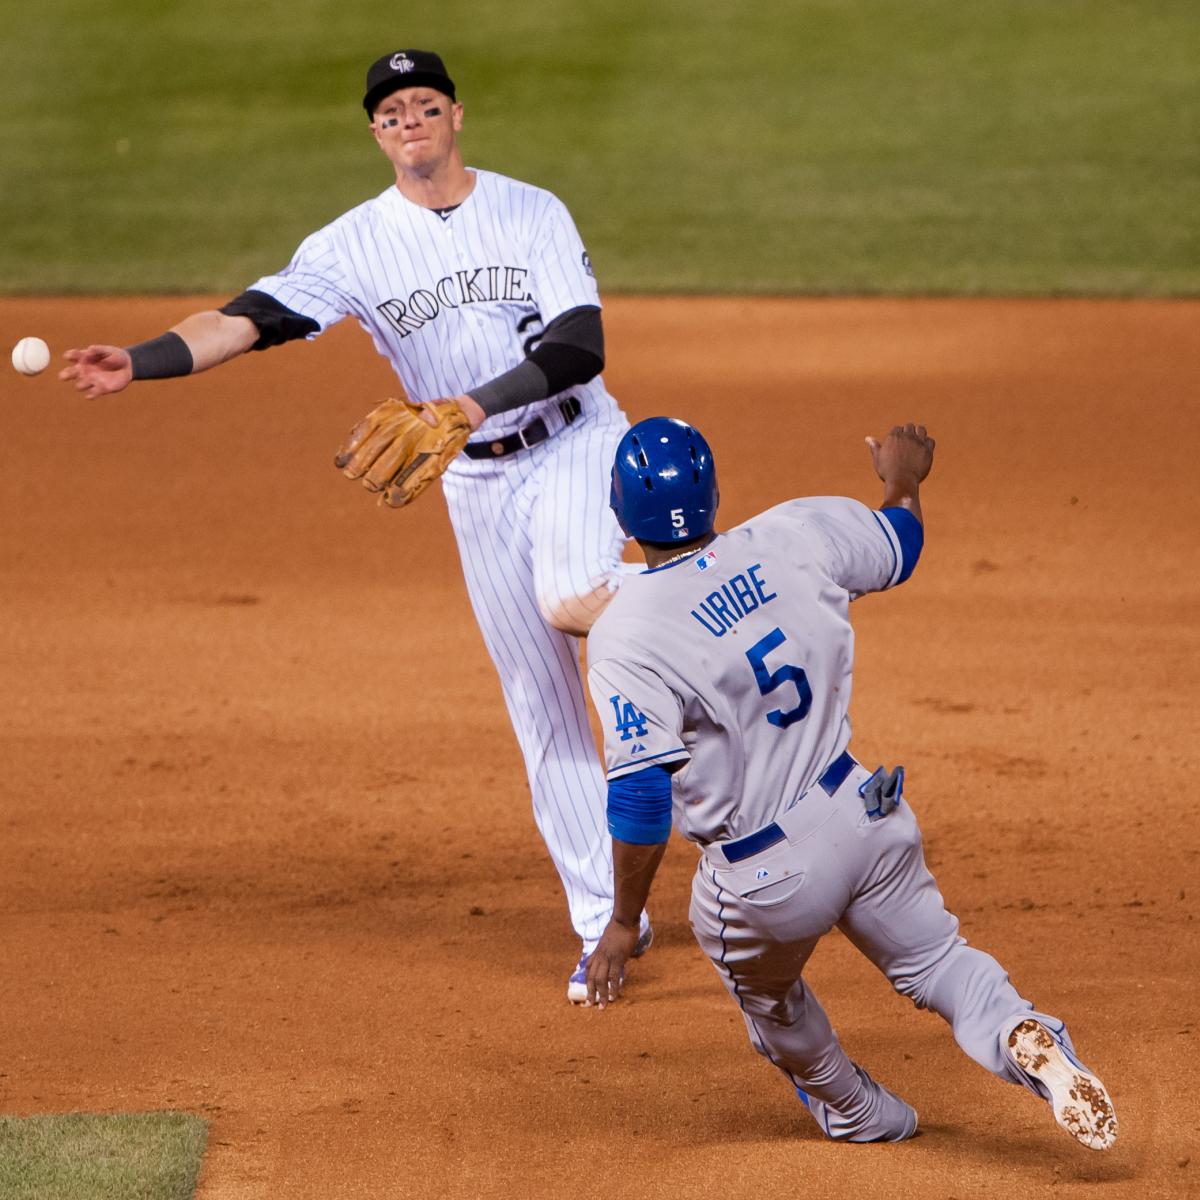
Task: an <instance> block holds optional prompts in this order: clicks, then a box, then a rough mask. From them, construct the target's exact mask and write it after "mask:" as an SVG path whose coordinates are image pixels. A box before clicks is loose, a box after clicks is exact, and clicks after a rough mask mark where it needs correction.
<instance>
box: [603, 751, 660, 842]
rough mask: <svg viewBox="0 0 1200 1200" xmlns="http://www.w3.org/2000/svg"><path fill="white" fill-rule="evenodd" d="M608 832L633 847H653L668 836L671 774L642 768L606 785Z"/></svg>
mask: <svg viewBox="0 0 1200 1200" xmlns="http://www.w3.org/2000/svg"><path fill="white" fill-rule="evenodd" d="M608 831H609V833H611V834H612V835H613V837H615V838H618V839H619V840H620V841H622V842H632V843H633V844H634V845H635V846H657V845H660V844H661V843H663V842H665V841H666V840H667V839H668V838H669V837H670V836H671V773H670V771H668V770H667V769H666V767H659V766H653V767H644V768H643V769H642V770H640V771H636V772H634V773H633V774H632V775H623V776H622V777H621V778H620V779H613V780H610V781H609V784H608Z"/></svg>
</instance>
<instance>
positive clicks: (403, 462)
mask: <svg viewBox="0 0 1200 1200" xmlns="http://www.w3.org/2000/svg"><path fill="white" fill-rule="evenodd" d="M423 413H425V414H428V415H429V416H430V417H432V418H433V419H434V422H435V423H434V424H432V425H430V424H429V422H428V421H427V420H426V419H425V418H424V417H423V416H422V414H423ZM470 432H471V424H470V422H469V421H468V420H467V416H466V414H465V413H464V412H463V410H462V409H461V408H459V406H458V405H457V404H456V403H455V402H454V401H453V400H447V401H444V402H443V403H440V404H412V403H410V402H409V401H408V400H390V399H389V400H384V401H383V403H382V404H377V405H376V406H375V407H374V408H373V409H371V411H370V412H369V413H367V415H366V416H365V417H363V419H362V420H361V421H359V423H358V424H357V425H355V427H354V428H353V429H352V430H351V431H350V436H349V437H348V438H347V439H346V444H345V445H344V446H343V447H342V448H341V449H340V450H339V451H338V452H337V457H336V458H334V460H333V462H334V465H335V466H337V467H340V468H341V471H342V474H343V475H345V476H346V478H347V479H361V480H362V482H363V487H365V488H366V489H367V491H369V492H382V493H383V499H384V500H385V501H386V502H387V503H388V504H389V505H390V506H391V507H392V508H403V507H404V506H405V505H406V504H411V503H412V502H413V501H414V500H415V499H416V498H417V497H418V496H419V495H420V494H421V493H422V492H423V491H424V490H425V489H426V488H427V487H428V486H429V485H430V484H431V483H432V482H433V481H434V480H435V479H436V478H437V477H438V476H439V475H441V474H442V472H443V471H445V469H446V467H447V466H448V465H449V463H450V460H451V459H452V458H453V457H454V456H455V455H456V454H457V453H458V452H459V451H460V450H461V449H462V448H463V446H464V445H465V444H466V440H467V435H468V434H469V433H470Z"/></svg>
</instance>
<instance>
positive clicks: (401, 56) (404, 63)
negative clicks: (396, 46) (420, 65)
mask: <svg viewBox="0 0 1200 1200" xmlns="http://www.w3.org/2000/svg"><path fill="white" fill-rule="evenodd" d="M416 65H417V64H416V63H415V62H413V60H412V59H411V58H409V57H408V55H407V54H405V53H404V51H403V50H397V51H396V53H395V54H393V55H392V57H391V58H390V59H389V60H388V66H389V67H391V68H392V70H393V71H400V72H401V73H405V72H408V71H411V70H412V69H413V68H414V67H415V66H416Z"/></svg>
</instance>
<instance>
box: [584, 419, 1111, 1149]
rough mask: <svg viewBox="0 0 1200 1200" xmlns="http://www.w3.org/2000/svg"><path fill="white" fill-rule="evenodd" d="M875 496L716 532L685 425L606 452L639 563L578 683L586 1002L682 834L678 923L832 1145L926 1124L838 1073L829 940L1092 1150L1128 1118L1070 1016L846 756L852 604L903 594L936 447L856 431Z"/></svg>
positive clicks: (634, 437) (610, 993)
mask: <svg viewBox="0 0 1200 1200" xmlns="http://www.w3.org/2000/svg"><path fill="white" fill-rule="evenodd" d="M868 442H869V444H870V447H871V452H872V455H873V458H874V462H875V467H876V470H877V472H878V474H879V476H880V478H881V479H882V480H883V482H884V498H883V503H882V505H881V507H880V509H879V510H878V511H873V510H872V509H869V508H867V507H866V506H865V505H863V504H860V503H858V501H856V500H849V499H840V498H831V497H822V498H817V499H805V500H793V501H790V502H788V503H786V504H781V505H779V506H778V507H776V508H772V509H769V510H768V511H767V512H764V513H762V514H760V515H759V516H757V517H754V518H753V519H751V520H749V521H747V522H746V523H745V524H743V525H739V526H738V527H737V528H736V529H731V530H728V531H726V532H723V533H717V532H716V531H715V530H714V518H715V514H716V508H717V484H716V474H715V470H714V467H713V462H712V454H711V451H710V449H709V447H708V445H707V443H706V442H705V441H704V439H703V437H702V436H701V435H700V434H699V433H698V432H697V431H696V430H695V429H693V428H692V427H691V426H688V425H685V424H683V423H682V422H679V421H671V420H667V419H665V418H661V417H655V418H652V419H650V420H648V421H643V422H640V423H639V424H638V425H635V426H634V427H633V428H632V429H631V430H630V431H629V432H628V433H627V434H626V435H625V437H624V438H623V439H622V441H621V444H620V446H619V447H618V449H617V456H616V462H615V465H614V467H613V473H612V505H613V508H614V510H615V511H616V513H617V517H618V519H619V520H620V521H621V523H622V525H623V526H624V528H625V529H626V531H627V532H628V533H629V534H630V535H631V536H633V537H636V538H637V539H638V541H639V543H640V544H641V545H642V549H643V551H644V553H645V557H646V563H647V566H648V568H649V569H648V570H647V571H646V572H644V573H643V574H641V575H638V576H635V577H633V578H630V579H628V580H626V581H625V583H624V585H623V586H622V588H621V590H620V592H619V593H618V595H617V597H616V598H615V599H614V601H613V602H612V604H610V605H609V607H608V608H607V610H606V611H605V612H604V614H603V615H602V616H601V617H600V619H599V620H598V621H597V623H596V624H595V626H594V627H593V629H592V632H591V636H590V638H589V641H588V654H589V661H590V667H589V682H590V685H591V689H592V696H593V699H594V701H595V704H596V707H597V709H598V710H599V711H600V713H601V714H602V719H603V720H604V726H605V754H606V758H607V765H608V779H609V799H608V817H609V827H610V829H611V831H612V834H613V837H614V848H615V862H616V877H617V881H618V884H617V897H616V906H615V909H614V912H613V919H612V922H611V923H610V925H609V926H608V928H607V929H606V930H605V932H604V935H603V937H602V938H601V940H600V943H599V945H598V946H597V948H596V950H595V952H594V953H593V955H592V957H591V960H590V962H589V964H588V970H587V988H588V998H589V1001H590V1002H593V1003H596V1004H599V1005H605V1004H608V1003H610V1002H612V1001H613V1000H615V999H616V998H617V997H618V996H619V994H620V988H621V984H622V981H623V970H624V965H625V962H626V959H627V958H628V957H629V955H630V953H631V951H632V949H633V947H634V945H635V943H636V939H637V937H638V921H639V916H640V914H641V912H642V910H643V907H644V905H645V901H646V898H647V895H648V893H649V889H650V884H651V881H652V879H653V876H654V872H655V870H656V869H657V866H658V863H659V860H660V859H661V856H662V852H663V849H664V846H665V843H666V841H667V836H668V834H669V832H670V828H671V823H672V812H673V815H674V824H675V827H676V828H677V829H678V830H679V832H680V833H681V834H683V836H684V837H687V838H689V839H691V840H692V841H694V842H696V843H697V844H698V845H699V847H700V849H701V858H700V862H699V867H698V870H697V872H696V876H695V880H694V883H693V888H692V905H691V913H690V917H691V922H692V928H693V930H694V931H695V934H696V938H697V940H698V941H699V942H700V945H701V947H702V948H703V949H704V951H705V953H706V954H707V955H708V956H709V958H710V959H711V960H712V962H713V964H714V966H715V967H716V969H717V971H718V973H719V974H720V976H721V978H722V980H723V981H724V983H725V986H726V987H727V988H728V990H729V993H730V995H731V996H732V997H733V999H734V1000H735V1001H736V1003H737V1004H738V1006H739V1007H740V1008H741V1010H742V1015H743V1017H744V1019H745V1022H746V1027H747V1029H748V1030H749V1033H750V1040H751V1042H752V1043H753V1045H754V1047H755V1049H756V1050H758V1051H759V1053H761V1054H763V1055H765V1056H766V1057H767V1058H768V1059H769V1060H770V1061H771V1062H772V1063H773V1064H774V1065H775V1066H776V1067H778V1068H779V1069H780V1070H781V1071H782V1072H783V1073H784V1074H785V1075H786V1076H787V1078H788V1080H789V1081H790V1083H791V1084H792V1086H793V1087H795V1089H796V1091H797V1093H798V1094H799V1096H800V1098H801V1099H802V1100H803V1101H804V1102H805V1103H806V1104H807V1106H808V1109H809V1111H810V1112H811V1113H812V1115H813V1117H814V1118H815V1119H816V1121H817V1123H818V1124H819V1126H820V1128H821V1129H822V1130H823V1131H824V1133H825V1134H826V1135H827V1136H828V1137H830V1138H834V1139H837V1140H841V1141H852V1142H866V1141H900V1140H903V1139H905V1138H908V1137H911V1136H912V1135H913V1134H914V1133H915V1132H916V1129H917V1114H916V1113H915V1112H914V1110H913V1109H912V1108H911V1107H910V1106H909V1105H908V1104H906V1103H905V1102H904V1101H903V1100H901V1099H900V1098H899V1097H897V1096H895V1095H894V1094H893V1093H892V1092H890V1091H888V1090H887V1089H886V1088H885V1087H883V1086H882V1085H880V1084H879V1083H877V1082H876V1081H875V1080H874V1079H872V1078H871V1076H870V1075H869V1074H868V1073H867V1072H866V1071H865V1070H864V1069H863V1068H862V1067H860V1066H858V1065H857V1064H855V1063H853V1062H851V1061H850V1059H849V1058H847V1056H846V1054H845V1053H844V1051H843V1050H842V1047H841V1046H840V1045H839V1043H838V1039H837V1037H836V1036H835V1034H834V1032H833V1030H832V1028H831V1027H830V1024H829V1021H828V1019H827V1018H826V1015H825V1012H824V1010H823V1009H822V1008H821V1005H820V1004H819V1003H818V1001H817V998H816V996H814V995H813V993H812V991H811V989H810V988H809V987H808V986H807V985H806V984H805V982H804V979H803V977H802V970H803V967H804V964H805V963H806V962H807V960H808V957H809V955H810V954H811V953H812V951H813V949H814V947H815V946H816V944H817V942H818V940H819V939H820V938H821V937H822V936H823V935H824V934H825V933H827V932H828V931H829V930H830V929H832V928H833V927H834V926H835V925H836V926H838V927H839V928H840V929H841V930H842V931H843V932H844V933H845V934H846V936H847V937H848V938H849V939H850V941H852V942H853V943H854V945H855V946H857V947H858V949H859V950H861V951H862V953H863V954H865V955H866V956H867V957H868V958H869V959H870V960H871V961H872V962H873V963H875V965H876V966H877V967H879V969H880V970H881V971H882V972H883V973H884V974H885V975H886V976H887V977H888V979H889V980H891V982H892V985H893V986H894V987H895V988H896V989H897V990H898V991H899V992H901V993H903V994H904V995H906V996H908V997H909V998H910V999H911V1000H912V1001H913V1002H914V1003H915V1004H916V1005H917V1006H918V1007H920V1008H929V1009H932V1010H933V1011H934V1012H936V1013H938V1014H939V1015H940V1016H942V1017H944V1018H945V1020H947V1021H948V1022H949V1023H950V1024H951V1026H952V1027H953V1030H954V1036H955V1039H956V1040H957V1041H958V1044H959V1045H960V1046H961V1047H962V1049H963V1050H964V1051H966V1053H967V1054H969V1055H970V1056H971V1057H972V1058H974V1059H975V1060H976V1061H977V1062H978V1063H980V1064H981V1065H983V1066H984V1067H986V1068H987V1069H988V1070H989V1071H991V1072H993V1073H994V1074H995V1075H997V1076H998V1077H999V1078H1001V1079H1004V1080H1007V1081H1008V1082H1010V1083H1015V1084H1019V1085H1021V1086H1023V1087H1026V1088H1028V1089H1029V1090H1030V1091H1032V1092H1034V1093H1035V1094H1037V1095H1040V1096H1042V1097H1044V1098H1045V1099H1047V1100H1049V1102H1050V1104H1051V1107H1052V1109H1053V1112H1054V1115H1055V1118H1056V1119H1057V1120H1058V1122H1059V1124H1060V1125H1062V1126H1063V1127H1064V1128H1065V1129H1066V1130H1068V1132H1070V1133H1071V1134H1072V1135H1073V1136H1074V1137H1076V1138H1077V1139H1078V1140H1079V1141H1080V1142H1081V1143H1082V1144H1083V1145H1085V1146H1088V1147H1091V1148H1093V1149H1097V1150H1102V1149H1106V1148H1107V1147H1109V1146H1111V1145H1112V1143H1113V1140H1114V1139H1115V1137H1116V1130H1117V1122H1116V1117H1115V1115H1114V1112H1113V1106H1112V1101H1111V1100H1110V1098H1109V1096H1108V1093H1107V1092H1106V1091H1105V1089H1104V1085H1103V1084H1102V1083H1101V1082H1100V1080H1099V1079H1097V1078H1096V1077H1095V1076H1094V1075H1093V1074H1091V1073H1090V1072H1089V1071H1088V1070H1087V1069H1086V1068H1085V1067H1083V1066H1082V1065H1081V1063H1080V1062H1079V1060H1078V1059H1077V1058H1076V1056H1075V1051H1074V1048H1073V1046H1072V1043H1071V1039H1070V1037H1069V1035H1068V1034H1067V1031H1066V1029H1065V1027H1064V1026H1063V1023H1062V1021H1060V1020H1058V1019H1057V1018H1056V1017H1053V1016H1050V1015H1048V1014H1046V1013H1040V1012H1035V1011H1034V1008H1033V1005H1032V1004H1031V1003H1030V1002H1029V1001H1028V1000H1026V999H1024V998H1023V997H1022V996H1020V995H1019V994H1018V993H1017V991H1016V990H1015V989H1014V988H1013V986H1012V985H1011V984H1010V983H1009V981H1008V976H1007V975H1006V974H1005V971H1004V969H1003V968H1002V967H1001V966H1000V964H999V963H997V962H996V961H995V959H993V958H992V957H991V956H990V955H987V954H984V953H982V952H981V951H979V950H976V949H974V948H972V947H971V946H968V945H967V944H966V941H965V940H964V939H963V938H962V937H960V936H959V932H958V921H957V920H956V918H955V917H954V916H952V915H951V914H950V913H949V912H947V911H946V908H945V906H944V903H943V900H942V897H941V894H940V893H939V892H938V888H937V884H936V883H935V882H934V879H933V877H932V875H930V873H929V871H928V869H927V868H926V866H925V862H924V856H923V854H922V850H921V833H920V830H919V828H918V826H917V820H916V817H915V815H914V813H913V811H912V809H911V808H910V807H909V805H908V804H907V802H905V800H904V799H903V796H902V788H903V768H900V767H898V768H896V770H895V771H892V772H885V771H884V769H883V768H880V769H879V770H877V771H874V772H872V771H869V770H867V769H866V768H865V767H863V766H861V765H860V764H859V763H858V762H856V761H855V759H854V758H853V757H852V756H851V754H850V752H849V750H848V749H847V746H848V743H849V741H850V723H849V720H848V711H849V705H850V684H851V669H852V664H853V655H854V633H853V630H852V628H851V626H850V622H849V603H850V601H851V600H853V599H856V598H857V597H859V596H862V595H863V594H865V593H867V592H874V591H882V590H884V589H886V588H890V587H894V586H896V585H897V584H899V583H902V582H904V580H905V579H907V578H908V576H909V574H910V573H911V572H912V570H913V568H914V567H915V566H916V563H917V559H918V557H919V556H920V553H921V548H922V545H923V541H924V529H923V524H922V513H921V505H920V496H919V491H920V483H921V481H922V480H923V479H924V478H925V476H926V475H927V474H928V471H929V468H930V466H931V464H932V461H933V439H932V438H930V437H928V436H927V435H926V433H925V430H924V429H923V428H920V427H914V426H912V425H908V426H905V427H900V426H897V427H896V428H895V429H893V430H892V432H891V433H890V434H889V435H888V436H887V438H886V439H884V441H883V442H882V443H878V442H875V441H874V439H868Z"/></svg>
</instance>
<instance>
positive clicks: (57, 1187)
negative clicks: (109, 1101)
mask: <svg viewBox="0 0 1200 1200" xmlns="http://www.w3.org/2000/svg"><path fill="white" fill-rule="evenodd" d="M205 1137H206V1129H205V1124H204V1122H203V1121H201V1120H200V1119H199V1118H198V1117H192V1116H188V1115H187V1114H186V1113H136V1114H121V1115H118V1116H87V1115H85V1114H82V1113H71V1114H69V1115H67V1116H57V1117H24V1118H21V1117H0V1196H2V1197H3V1198H4V1200H191V1197H192V1195H193V1193H194V1192H195V1189H196V1180H197V1178H198V1177H199V1174H200V1158H201V1155H202V1154H203V1153H204V1142H205Z"/></svg>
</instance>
